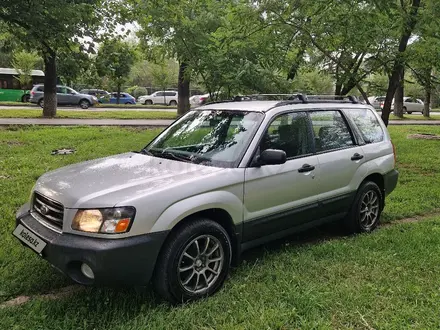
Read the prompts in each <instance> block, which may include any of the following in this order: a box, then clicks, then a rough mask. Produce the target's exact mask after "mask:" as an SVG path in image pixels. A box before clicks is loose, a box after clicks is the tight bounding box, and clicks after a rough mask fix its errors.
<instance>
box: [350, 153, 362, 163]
mask: <svg viewBox="0 0 440 330" xmlns="http://www.w3.org/2000/svg"><path fill="white" fill-rule="evenodd" d="M362 158H364V155H360V154H358V153H355V154H354V155H353V157H351V160H353V161H355V160H361V159H362Z"/></svg>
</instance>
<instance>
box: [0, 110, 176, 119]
mask: <svg viewBox="0 0 440 330" xmlns="http://www.w3.org/2000/svg"><path fill="white" fill-rule="evenodd" d="M176 116H177V114H176V113H175V112H170V111H133V110H131V111H130V110H124V111H101V112H98V111H90V112H89V111H75V110H72V111H58V112H57V116H56V118H87V119H175V118H176ZM0 118H42V110H24V109H17V110H15V109H14V110H0Z"/></svg>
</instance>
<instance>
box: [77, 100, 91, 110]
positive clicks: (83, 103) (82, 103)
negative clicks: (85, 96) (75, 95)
mask: <svg viewBox="0 0 440 330" xmlns="http://www.w3.org/2000/svg"><path fill="white" fill-rule="evenodd" d="M79 106H80V108H81V109H88V108H89V107H90V102H89V101H87V100H81V101H79Z"/></svg>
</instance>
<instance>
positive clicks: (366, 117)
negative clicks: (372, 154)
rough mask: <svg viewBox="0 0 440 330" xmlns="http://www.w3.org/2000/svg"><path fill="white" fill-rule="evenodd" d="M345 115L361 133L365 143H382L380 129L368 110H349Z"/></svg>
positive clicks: (381, 131)
mask: <svg viewBox="0 0 440 330" xmlns="http://www.w3.org/2000/svg"><path fill="white" fill-rule="evenodd" d="M346 113H347V115H348V116H349V117H350V118H351V119H352V120H353V121H354V123H355V124H356V126H357V127H358V128H359V130H360V131H361V134H362V137H363V138H364V141H365V143H375V142H381V141H383V130H382V127H381V126H380V124H379V121H378V120H377V118H376V116H375V115H374V113H373V112H372V111H371V110H370V109H351V110H347V111H346Z"/></svg>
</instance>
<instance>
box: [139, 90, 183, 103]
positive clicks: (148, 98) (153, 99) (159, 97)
mask: <svg viewBox="0 0 440 330" xmlns="http://www.w3.org/2000/svg"><path fill="white" fill-rule="evenodd" d="M137 101H138V102H139V103H141V104H146V105H148V104H163V105H171V106H175V105H177V103H178V102H179V93H178V92H176V91H158V92H155V93H153V94H151V95H142V96H139V97H138V99H137Z"/></svg>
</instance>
